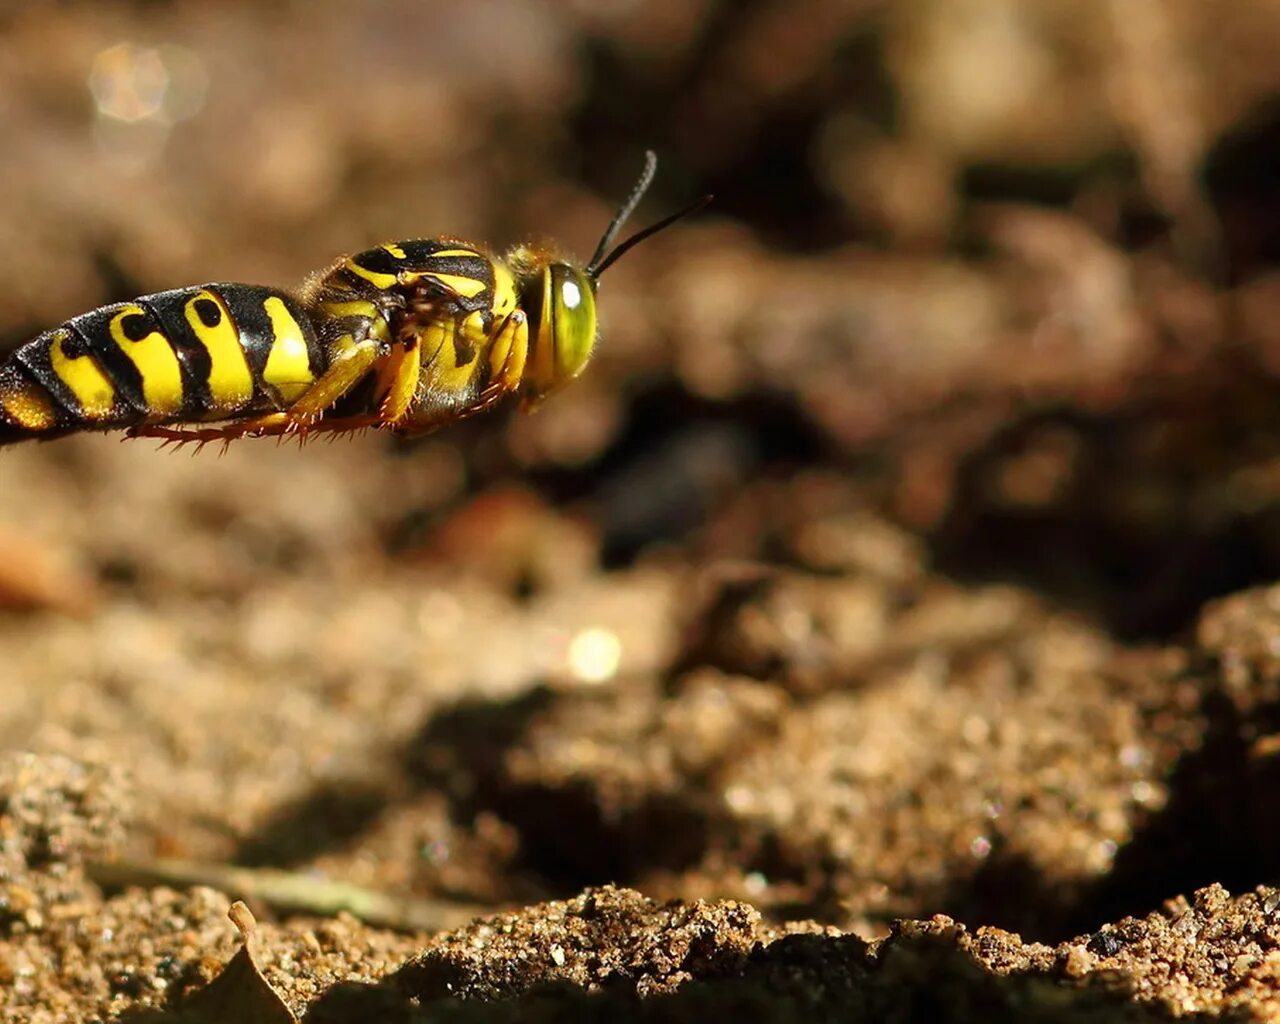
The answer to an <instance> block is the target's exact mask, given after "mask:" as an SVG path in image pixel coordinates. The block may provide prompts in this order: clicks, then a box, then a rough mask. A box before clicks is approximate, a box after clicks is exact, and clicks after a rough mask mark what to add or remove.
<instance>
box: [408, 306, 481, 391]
mask: <svg viewBox="0 0 1280 1024" xmlns="http://www.w3.org/2000/svg"><path fill="white" fill-rule="evenodd" d="M457 337H458V321H457V320H455V319H453V318H452V317H448V318H446V319H444V320H440V321H437V322H436V323H433V324H431V325H430V326H428V327H427V329H426V330H425V331H424V332H423V333H422V365H423V367H424V369H423V376H424V377H425V378H426V382H427V386H428V387H429V388H430V389H432V390H440V391H445V392H448V393H449V394H451V395H457V394H460V393H462V392H465V391H466V390H467V388H468V387H469V386H470V384H471V381H472V380H473V379H474V377H475V372H476V366H477V364H478V363H479V362H480V360H479V358H477V359H473V360H472V361H471V362H469V363H467V364H465V365H463V366H459V365H458V347H457ZM483 354H484V353H483V352H481V353H479V355H480V356H483Z"/></svg>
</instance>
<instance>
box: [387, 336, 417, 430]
mask: <svg viewBox="0 0 1280 1024" xmlns="http://www.w3.org/2000/svg"><path fill="white" fill-rule="evenodd" d="M421 368H422V347H421V346H419V345H414V346H413V347H412V348H410V349H408V350H407V351H406V350H405V349H404V348H403V347H399V346H398V347H397V348H396V349H395V350H394V351H393V352H392V354H391V357H390V358H389V359H388V360H387V363H386V366H385V367H384V368H383V371H382V373H381V374H380V375H379V378H380V381H386V388H387V396H386V398H384V399H383V400H382V406H381V407H380V408H379V409H378V416H379V418H380V419H381V420H382V421H383V422H384V423H395V422H396V421H397V420H400V419H403V418H404V414H405V413H406V412H408V411H409V406H410V405H411V404H412V403H413V399H414V397H415V396H416V395H417V394H418V374H419V371H420V370H421Z"/></svg>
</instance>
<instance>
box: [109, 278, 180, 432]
mask: <svg viewBox="0 0 1280 1024" xmlns="http://www.w3.org/2000/svg"><path fill="white" fill-rule="evenodd" d="M130 316H141V317H143V318H145V319H148V320H149V319H150V317H148V316H147V312H146V310H144V309H143V308H142V307H141V306H139V305H136V304H134V303H130V304H129V305H127V306H125V307H124V308H123V309H121V310H120V312H118V313H117V314H116V315H115V316H113V317H112V318H111V322H110V323H109V324H108V325H107V330H108V331H109V332H110V334H111V340H112V341H114V342H115V343H116V345H117V346H118V347H119V349H120V351H121V352H123V353H124V354H125V355H126V356H128V357H129V361H130V362H131V363H133V365H134V366H136V367H137V368H138V375H139V376H140V377H141V378H142V400H143V401H144V402H145V403H146V406H147V414H148V415H149V416H170V415H172V414H173V413H175V412H177V411H178V410H179V409H181V408H182V367H181V366H179V364H178V355H177V353H176V352H174V351H173V346H172V345H170V344H169V339H168V338H166V337H165V336H164V335H163V334H161V333H160V332H159V331H151V333H149V334H147V335H145V336H144V337H142V338H140V339H138V340H137V341H134V340H133V339H132V338H130V337H129V336H128V335H127V334H125V333H124V320H125V318H126V317H130Z"/></svg>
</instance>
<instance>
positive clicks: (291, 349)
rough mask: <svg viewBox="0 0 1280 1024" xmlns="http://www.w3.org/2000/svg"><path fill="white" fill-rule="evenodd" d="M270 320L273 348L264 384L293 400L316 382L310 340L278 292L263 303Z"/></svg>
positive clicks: (263, 373) (264, 370)
mask: <svg viewBox="0 0 1280 1024" xmlns="http://www.w3.org/2000/svg"><path fill="white" fill-rule="evenodd" d="M262 306H263V309H265V310H266V311H267V316H268V317H269V318H270V320H271V334H272V342H271V351H270V352H269V353H267V365H266V366H265V367H264V368H263V371H262V380H263V383H265V384H269V385H270V386H271V387H273V388H275V389H276V392H277V393H278V394H279V395H280V397H281V398H282V399H284V400H285V401H286V402H293V401H295V400H297V398H298V397H299V396H300V395H301V394H302V393H303V392H304V391H306V390H307V388H309V387H310V386H311V385H312V384H313V383H315V376H314V375H313V374H312V372H311V359H310V357H309V354H308V352H307V339H306V337H305V336H304V335H303V333H302V328H301V327H300V326H298V321H297V320H295V319H294V318H293V314H292V313H290V312H289V307H288V306H286V305H285V304H284V300H283V299H281V298H280V297H279V296H277V295H272V296H271V297H270V298H269V299H267V300H266V301H265V302H264V303H263V304H262Z"/></svg>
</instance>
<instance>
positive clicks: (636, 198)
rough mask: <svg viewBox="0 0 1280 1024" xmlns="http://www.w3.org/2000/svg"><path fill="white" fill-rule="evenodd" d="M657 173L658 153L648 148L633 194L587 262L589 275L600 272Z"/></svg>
mask: <svg viewBox="0 0 1280 1024" xmlns="http://www.w3.org/2000/svg"><path fill="white" fill-rule="evenodd" d="M657 173H658V154H657V153H655V152H654V151H653V150H651V149H646V150H645V151H644V170H643V171H641V172H640V180H639V181H637V182H636V184H635V188H633V189H632V190H631V195H629V196H627V199H626V202H624V203H623V204H622V205H621V206H620V207H618V212H617V213H615V214H614V215H613V220H611V221H610V222H609V226H608V227H607V228H605V231H604V235H603V236H602V237H601V239H600V244H599V245H597V246H596V251H595V255H594V256H592V257H591V262H590V263H588V264H587V276H588V277H595V276H596V275H597V274H598V273H599V269H598V268H599V266H600V262H601V260H603V259H604V258H605V256H604V254H605V253H606V252H608V250H609V246H611V245H613V240H614V239H615V238H617V237H618V232H619V231H621V230H622V225H623V224H625V223H626V222H627V218H628V217H630V216H631V215H632V214H633V213H635V210H636V207H637V206H639V205H640V200H641V199H643V198H644V194H645V193H646V192H648V191H649V186H650V185H652V184H653V176H654V175H655V174H657Z"/></svg>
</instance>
